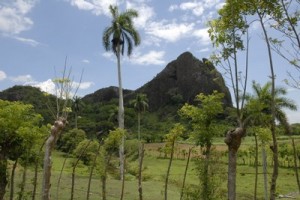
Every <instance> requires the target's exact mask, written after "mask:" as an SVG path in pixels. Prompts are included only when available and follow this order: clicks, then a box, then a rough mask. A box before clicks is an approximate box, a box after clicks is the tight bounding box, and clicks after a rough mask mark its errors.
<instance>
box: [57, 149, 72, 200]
mask: <svg viewBox="0 0 300 200" xmlns="http://www.w3.org/2000/svg"><path fill="white" fill-rule="evenodd" d="M68 157H69V153H68V155H67V156H66V158H65V159H64V162H63V165H62V167H61V170H60V173H59V177H58V180H57V188H56V199H59V188H60V181H61V177H62V173H63V170H64V168H65V165H66V162H67V159H68Z"/></svg>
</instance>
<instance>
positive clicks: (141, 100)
mask: <svg viewBox="0 0 300 200" xmlns="http://www.w3.org/2000/svg"><path fill="white" fill-rule="evenodd" d="M131 103H132V104H133V107H134V109H135V111H136V112H137V117H138V140H139V177H138V178H139V181H138V192H139V198H140V200H142V199H143V189H142V166H143V159H142V158H143V156H142V153H143V146H142V142H141V114H142V112H144V111H146V109H147V108H148V106H149V105H148V99H147V95H146V94H137V95H136V97H135V99H134V100H133V101H132V102H131Z"/></svg>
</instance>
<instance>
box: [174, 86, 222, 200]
mask: <svg viewBox="0 0 300 200" xmlns="http://www.w3.org/2000/svg"><path fill="white" fill-rule="evenodd" d="M223 98H224V94H223V93H219V92H217V91H214V92H213V93H212V94H210V95H205V94H203V93H200V94H199V95H197V96H196V98H195V100H196V101H199V107H196V106H193V105H188V104H185V105H184V106H183V107H182V108H181V109H180V110H179V114H180V115H181V116H182V117H184V118H188V119H189V120H190V121H191V123H192V126H193V137H194V138H195V139H196V145H200V146H201V147H203V148H204V151H203V155H204V163H203V165H202V166H201V169H200V170H201V171H203V173H201V174H202V177H200V181H201V194H200V196H201V198H202V199H213V198H214V197H215V196H214V195H216V190H215V189H216V188H215V187H216V184H213V183H212V182H213V181H212V180H213V178H214V177H212V176H213V175H212V173H210V171H211V166H210V161H211V147H212V139H213V137H214V136H216V134H217V133H218V131H220V129H218V127H219V126H218V125H217V120H216V119H217V116H218V115H219V114H221V113H222V112H223V103H222V99H223ZM213 185H214V186H215V187H214V186H213Z"/></svg>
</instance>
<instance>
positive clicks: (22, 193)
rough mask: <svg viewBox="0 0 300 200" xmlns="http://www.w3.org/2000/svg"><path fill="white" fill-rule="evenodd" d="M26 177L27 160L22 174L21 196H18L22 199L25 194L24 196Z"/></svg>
mask: <svg viewBox="0 0 300 200" xmlns="http://www.w3.org/2000/svg"><path fill="white" fill-rule="evenodd" d="M26 177H27V161H25V165H24V171H23V176H22V182H21V184H20V193H19V197H18V199H19V200H22V199H23V196H24V189H25V184H26Z"/></svg>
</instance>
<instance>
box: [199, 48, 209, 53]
mask: <svg viewBox="0 0 300 200" xmlns="http://www.w3.org/2000/svg"><path fill="white" fill-rule="evenodd" d="M208 51H209V48H204V49H200V51H199V52H200V53H202V52H208Z"/></svg>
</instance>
